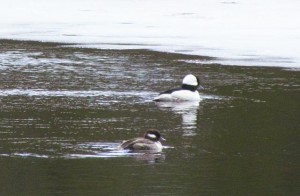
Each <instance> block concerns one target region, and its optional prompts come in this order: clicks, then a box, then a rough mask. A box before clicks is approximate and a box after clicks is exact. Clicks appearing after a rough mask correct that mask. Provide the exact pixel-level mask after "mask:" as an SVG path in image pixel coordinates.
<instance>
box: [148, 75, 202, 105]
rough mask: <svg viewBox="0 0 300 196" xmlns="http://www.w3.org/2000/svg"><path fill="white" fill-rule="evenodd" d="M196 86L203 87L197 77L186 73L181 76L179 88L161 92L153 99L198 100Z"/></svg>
mask: <svg viewBox="0 0 300 196" xmlns="http://www.w3.org/2000/svg"><path fill="white" fill-rule="evenodd" d="M198 88H199V89H203V87H202V86H201V85H200V80H199V78H198V77H196V76H194V75H192V74H188V75H186V76H185V77H184V78H183V80H182V85H181V88H175V89H171V90H167V91H165V92H162V93H160V94H159V96H157V97H155V98H154V100H153V101H200V99H201V98H200V95H199V92H198V91H197V89H198Z"/></svg>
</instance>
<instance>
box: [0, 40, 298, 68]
mask: <svg viewBox="0 0 300 196" xmlns="http://www.w3.org/2000/svg"><path fill="white" fill-rule="evenodd" d="M22 43H23V44H26V45H27V44H29V45H30V44H33V45H36V44H42V45H48V46H52V47H53V46H57V47H69V48H74V49H76V48H77V49H86V50H89V49H90V50H100V51H101V50H102V51H124V52H126V51H131V52H133V51H136V52H139V51H144V52H148V53H152V54H164V55H171V56H177V57H178V58H182V60H181V61H184V62H185V63H192V64H199V65H202V64H205V65H210V64H211V65H220V66H233V67H253V68H255V67H257V68H280V69H286V70H292V71H300V67H298V66H286V65H282V66H279V65H247V64H243V65H242V64H224V62H225V61H226V60H224V59H220V58H216V57H211V56H205V55H193V54H185V53H177V52H166V51H159V50H152V49H147V48H140V49H138V48H131V49H125V48H124V49H122V48H120V49H114V48H98V47H92V46H91V45H93V44H90V45H88V44H84V43H70V42H56V41H53V42H52V41H38V40H26V39H0V45H2V44H22ZM99 45H101V44H99ZM120 45H122V44H120ZM15 49H18V48H15ZM0 51H5V49H4V50H3V49H0ZM186 59H187V60H186ZM270 64H272V63H270Z"/></svg>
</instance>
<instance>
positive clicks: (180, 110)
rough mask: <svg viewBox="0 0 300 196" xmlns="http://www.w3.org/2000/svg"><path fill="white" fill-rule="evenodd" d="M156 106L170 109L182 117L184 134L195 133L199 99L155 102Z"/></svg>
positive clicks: (191, 134) (190, 134)
mask: <svg viewBox="0 0 300 196" xmlns="http://www.w3.org/2000/svg"><path fill="white" fill-rule="evenodd" d="M155 104H156V106H157V107H158V108H159V109H161V110H171V111H172V112H174V113H176V114H180V115H181V117H182V127H183V130H184V135H185V136H193V135H195V134H196V133H195V131H194V130H195V129H196V128H197V119H198V111H199V105H200V104H199V101H183V102H156V103H155Z"/></svg>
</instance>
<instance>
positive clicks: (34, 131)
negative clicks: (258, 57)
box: [0, 40, 300, 195]
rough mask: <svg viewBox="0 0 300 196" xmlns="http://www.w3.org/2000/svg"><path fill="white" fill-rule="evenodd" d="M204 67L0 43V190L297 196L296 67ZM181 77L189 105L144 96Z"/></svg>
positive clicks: (299, 88)
mask: <svg viewBox="0 0 300 196" xmlns="http://www.w3.org/2000/svg"><path fill="white" fill-rule="evenodd" d="M210 60H212V59H211V58H208V57H199V56H186V55H179V54H170V53H159V52H151V51H146V50H98V49H84V48H73V47H71V46H68V45H60V44H55V43H51V44H50V43H39V42H21V41H19V42H17V41H7V40H2V41H0V105H1V110H0V168H1V169H0V170H1V174H2V178H1V180H0V183H1V189H0V193H1V195H82V194H90V195H255V194H258V195H298V194H299V193H300V187H299V183H298V182H299V175H298V174H299V170H298V168H299V148H300V146H299V133H298V132H299V109H300V107H299V100H300V72H299V70H293V69H282V68H261V67H235V66H226V67H225V66H221V65H218V64H214V63H211V62H210ZM199 62H203V63H199ZM205 62H207V64H206V63H205ZM187 73H193V74H195V75H197V76H199V77H200V79H201V81H202V85H203V86H204V87H205V90H204V91H203V92H202V98H203V99H202V101H201V102H200V103H175V104H171V103H154V102H152V101H151V100H152V99H153V98H154V97H155V96H156V95H157V94H158V93H159V92H161V91H164V90H166V89H168V88H173V87H177V86H179V85H180V83H181V80H182V77H183V76H184V75H185V74H187ZM149 128H155V129H158V130H159V131H160V132H161V133H162V135H163V136H164V137H165V138H166V139H167V141H165V142H163V146H164V149H163V151H162V153H158V154H145V153H129V152H127V151H122V150H119V149H118V145H119V144H120V143H121V142H122V141H123V140H124V139H128V138H132V137H136V136H140V135H143V133H144V131H145V130H147V129H149Z"/></svg>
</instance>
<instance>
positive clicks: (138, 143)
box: [120, 130, 165, 152]
mask: <svg viewBox="0 0 300 196" xmlns="http://www.w3.org/2000/svg"><path fill="white" fill-rule="evenodd" d="M160 140H165V139H164V138H163V137H162V136H161V135H160V133H159V132H158V131H155V130H149V131H147V132H146V133H145V135H144V137H143V138H142V137H138V138H134V139H131V140H127V141H124V142H123V143H122V144H121V145H120V148H122V149H125V150H131V151H151V152H160V151H161V150H162V145H161V143H160Z"/></svg>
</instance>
